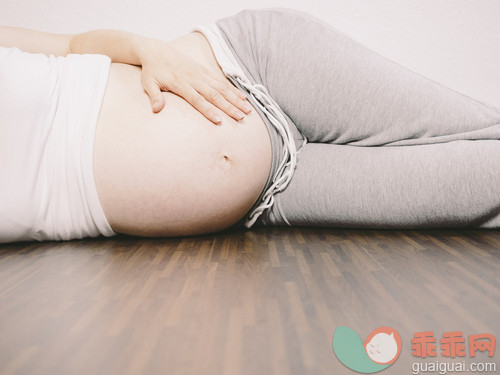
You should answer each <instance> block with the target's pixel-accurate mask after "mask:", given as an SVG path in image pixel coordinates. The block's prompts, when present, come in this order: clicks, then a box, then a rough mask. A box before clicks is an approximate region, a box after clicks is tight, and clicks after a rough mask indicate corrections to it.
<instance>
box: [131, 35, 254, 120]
mask: <svg viewBox="0 0 500 375" xmlns="http://www.w3.org/2000/svg"><path fill="white" fill-rule="evenodd" d="M139 58H140V60H141V65H142V85H143V87H144V90H145V91H146V93H147V94H148V95H149V98H150V100H151V105H152V108H153V112H155V113H156V112H159V111H161V110H162V109H163V107H164V106H165V98H164V97H163V95H162V94H161V91H172V92H173V93H175V94H177V95H179V96H181V97H183V98H184V99H185V100H186V101H187V102H188V103H190V104H191V105H192V106H193V107H194V108H196V109H197V110H198V111H200V112H201V113H202V114H203V115H204V116H205V117H206V118H208V119H209V120H210V121H212V122H213V123H215V124H218V123H220V122H221V121H222V117H221V115H220V113H219V111H218V110H221V111H223V112H224V113H226V114H227V115H229V116H230V117H232V118H234V119H235V120H241V119H243V118H244V117H245V115H246V114H248V113H249V112H250V111H251V109H252V107H251V106H250V104H249V103H248V101H247V100H246V96H245V95H244V94H243V93H242V92H241V91H240V90H238V89H237V88H236V87H234V86H233V85H231V83H229V81H227V80H226V79H224V78H219V77H218V76H217V75H215V74H214V73H213V72H211V71H210V70H209V69H207V68H205V67H204V66H203V65H201V64H199V63H197V62H196V61H194V60H193V59H192V58H190V57H189V56H186V55H184V54H182V53H181V52H179V51H177V50H176V49H175V48H173V47H171V46H168V45H167V44H166V43H164V42H161V41H158V40H150V41H148V43H146V44H143V45H142V46H141V51H140V53H139Z"/></svg>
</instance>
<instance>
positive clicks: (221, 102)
mask: <svg viewBox="0 0 500 375" xmlns="http://www.w3.org/2000/svg"><path fill="white" fill-rule="evenodd" d="M198 91H199V93H200V94H201V95H202V96H203V97H204V98H205V99H206V100H207V101H209V102H210V103H212V104H213V105H215V106H216V107H217V108H219V109H220V110H221V111H223V112H224V113H226V114H227V115H228V116H230V117H232V118H234V119H235V120H236V121H240V120H242V119H243V118H244V117H245V116H246V114H245V113H244V112H243V111H241V110H240V109H238V107H236V106H235V105H234V104H232V103H231V102H229V101H228V100H227V99H226V98H225V97H224V95H222V94H221V93H220V92H219V91H217V90H216V89H214V88H213V87H211V86H208V85H204V86H203V87H202V88H199V89H198Z"/></svg>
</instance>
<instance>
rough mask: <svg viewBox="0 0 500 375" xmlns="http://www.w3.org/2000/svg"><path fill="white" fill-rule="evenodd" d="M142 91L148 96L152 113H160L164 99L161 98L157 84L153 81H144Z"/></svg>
mask: <svg viewBox="0 0 500 375" xmlns="http://www.w3.org/2000/svg"><path fill="white" fill-rule="evenodd" d="M143 86H144V91H146V93H147V94H148V96H149V100H150V101H151V107H152V109H153V112H154V113H158V112H160V111H161V110H162V109H163V107H164V106H165V98H164V97H163V95H162V93H161V90H160V88H159V87H158V84H157V83H156V82H155V81H154V80H146V81H144V83H143Z"/></svg>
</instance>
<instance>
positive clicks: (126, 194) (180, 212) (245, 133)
mask: <svg viewBox="0 0 500 375" xmlns="http://www.w3.org/2000/svg"><path fill="white" fill-rule="evenodd" d="M169 45H171V46H174V47H175V48H176V49H177V50H179V51H180V52H182V53H184V54H185V55H187V56H189V57H192V58H193V59H194V60H196V61H197V62H198V63H200V64H201V65H203V66H205V67H207V68H208V69H210V70H211V71H212V72H214V73H215V74H217V75H219V76H220V77H221V78H222V79H224V78H223V77H224V75H223V73H222V71H221V70H220V67H219V66H218V65H217V62H216V60H215V58H214V56H213V54H212V51H211V49H210V45H209V44H208V42H207V41H206V39H205V38H204V37H203V35H202V34H199V33H191V34H188V35H186V36H184V37H181V38H179V39H176V40H174V41H172V42H170V43H169ZM161 94H162V95H163V97H164V99H165V107H164V109H163V110H162V111H160V112H159V113H153V112H152V111H151V101H150V98H149V97H148V95H147V94H146V93H145V91H144V88H143V86H142V85H141V68H140V67H137V66H132V65H126V64H116V63H113V64H112V66H111V69H110V75H109V80H108V85H107V88H106V93H105V97H104V101H103V104H102V108H101V113H100V117H99V120H98V124H97V129H96V138H95V145H94V170H95V180H96V186H97V191H98V194H99V198H100V200H101V204H102V207H103V209H104V213H105V215H106V218H107V219H108V221H109V223H110V225H111V227H112V228H113V230H115V231H116V232H119V233H125V234H133V235H140V236H177V235H193V234H200V233H206V232H213V231H217V230H221V229H224V228H227V227H229V226H231V225H233V224H235V223H236V222H238V221H239V220H240V219H241V218H243V217H244V215H245V214H246V213H247V212H248V211H249V209H250V208H251V207H252V205H253V204H254V203H255V201H256V200H257V198H258V197H259V195H260V193H261V192H262V190H263V188H264V185H265V182H266V180H267V178H268V175H269V171H270V166H271V143H270V139H269V135H268V133H267V129H266V126H265V124H264V122H263V121H262V119H261V118H260V117H259V115H258V114H257V111H255V110H253V111H251V112H250V113H249V114H248V115H247V116H246V117H245V118H244V119H243V120H240V121H236V120H235V119H234V118H232V117H229V116H228V115H227V114H225V113H223V112H222V111H220V112H219V115H220V117H221V119H222V121H221V123H220V124H219V125H214V124H213V123H212V122H211V121H210V120H208V119H207V118H206V117H204V116H203V115H202V114H201V113H200V112H198V111H197V110H196V109H195V108H193V107H192V106H191V105H190V104H189V103H187V102H186V101H185V100H184V99H183V98H181V97H180V96H177V95H176V94H173V93H171V92H162V93H161Z"/></svg>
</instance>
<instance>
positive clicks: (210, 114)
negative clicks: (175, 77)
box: [179, 88, 222, 125]
mask: <svg viewBox="0 0 500 375" xmlns="http://www.w3.org/2000/svg"><path fill="white" fill-rule="evenodd" d="M179 91H183V90H179ZM179 95H181V96H182V97H183V98H184V99H186V100H187V101H188V103H189V104H191V105H192V106H193V107H194V108H196V109H197V110H198V111H199V112H200V113H201V114H202V115H203V116H205V117H206V118H207V119H209V120H210V121H212V122H213V123H214V124H216V125H218V124H220V123H221V122H222V117H221V116H220V115H219V113H218V112H217V109H216V108H215V106H213V105H212V104H210V103H209V102H208V101H207V100H206V99H205V98H204V97H203V96H202V95H201V94H200V93H198V92H197V91H196V90H194V89H192V88H190V89H186V90H185V92H179Z"/></svg>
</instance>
